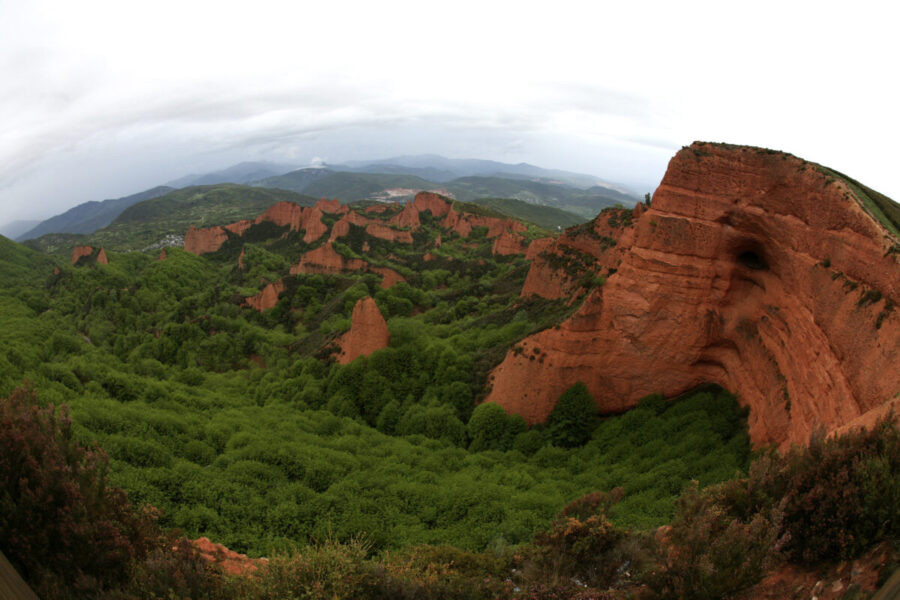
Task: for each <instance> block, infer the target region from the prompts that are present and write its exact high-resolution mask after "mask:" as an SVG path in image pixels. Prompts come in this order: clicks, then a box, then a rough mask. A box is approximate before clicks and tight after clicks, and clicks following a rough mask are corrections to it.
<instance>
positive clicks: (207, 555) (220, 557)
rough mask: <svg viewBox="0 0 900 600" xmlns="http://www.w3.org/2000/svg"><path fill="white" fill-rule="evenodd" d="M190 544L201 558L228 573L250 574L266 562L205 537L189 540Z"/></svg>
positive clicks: (263, 559)
mask: <svg viewBox="0 0 900 600" xmlns="http://www.w3.org/2000/svg"><path fill="white" fill-rule="evenodd" d="M190 544H191V545H192V546H193V547H194V548H195V549H196V550H197V552H199V554H200V557H201V558H203V559H204V560H206V561H208V562H210V563H212V564H215V565H218V566H220V567H221V568H222V570H223V571H225V573H226V574H228V575H250V574H251V573H253V572H254V571H256V570H257V569H258V568H259V567H261V566H263V565H265V564H266V563H268V560H267V559H265V558H248V557H247V555H246V554H240V553H238V552H235V551H234V550H229V549H228V548H226V547H225V546H223V545H222V544H216V543H215V542H212V541H210V540H209V538H205V537H202V538H198V539H196V540H190Z"/></svg>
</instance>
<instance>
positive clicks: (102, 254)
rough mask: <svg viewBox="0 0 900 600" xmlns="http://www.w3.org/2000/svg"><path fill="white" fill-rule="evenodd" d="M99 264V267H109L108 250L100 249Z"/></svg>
mask: <svg viewBox="0 0 900 600" xmlns="http://www.w3.org/2000/svg"><path fill="white" fill-rule="evenodd" d="M97 264H98V265H108V264H109V259H108V258H106V248H100V252H98V253H97Z"/></svg>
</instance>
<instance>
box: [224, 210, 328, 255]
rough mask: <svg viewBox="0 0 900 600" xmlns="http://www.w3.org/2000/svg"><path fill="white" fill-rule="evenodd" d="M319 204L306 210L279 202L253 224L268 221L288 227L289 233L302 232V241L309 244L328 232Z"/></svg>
mask: <svg viewBox="0 0 900 600" xmlns="http://www.w3.org/2000/svg"><path fill="white" fill-rule="evenodd" d="M320 204H321V200H320V201H319V202H317V203H316V205H315V206H313V207H312V208H306V207H302V206H299V205H297V204H294V203H293V202H279V203H277V204H273V205H272V206H270V207H269V209H268V210H267V211H266V212H264V213H263V214H261V215H260V216H259V217H257V218H256V221H254V222H255V223H262V222H263V221H269V222H271V223H275V224H276V225H278V226H279V227H289V228H290V230H291V231H300V230H303V231H304V232H305V233H304V235H303V241H304V242H306V243H307V244H309V243H312V242H314V241H316V240H317V239H319V238H320V237H322V236H323V235H325V234H326V233H327V232H328V227H327V226H326V225H325V223H323V222H322V210H321V209H320V208H319V205H320ZM326 204H328V203H326ZM241 233H243V232H241Z"/></svg>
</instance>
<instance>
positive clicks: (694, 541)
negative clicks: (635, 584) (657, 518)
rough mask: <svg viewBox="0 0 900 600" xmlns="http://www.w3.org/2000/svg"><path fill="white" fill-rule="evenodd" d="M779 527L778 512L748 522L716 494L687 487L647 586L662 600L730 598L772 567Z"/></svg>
mask: <svg viewBox="0 0 900 600" xmlns="http://www.w3.org/2000/svg"><path fill="white" fill-rule="evenodd" d="M778 521H779V515H778V513H777V511H769V512H766V513H761V512H757V513H755V514H754V515H753V516H752V517H751V518H750V519H749V520H747V521H743V520H741V519H739V518H736V517H734V516H733V515H731V514H729V512H728V510H727V506H724V505H723V503H722V501H721V498H720V497H719V495H718V494H717V493H716V490H715V489H711V490H706V491H702V492H701V491H699V490H698V489H697V488H696V487H693V486H692V487H688V488H686V489H685V491H684V492H683V493H682V495H681V497H680V498H679V500H678V508H677V513H676V516H675V519H674V521H673V522H672V525H671V527H669V528H666V529H664V530H662V531H661V532H660V539H659V540H658V546H657V552H658V556H657V562H656V564H655V565H654V566H652V567H651V568H649V569H648V572H646V573H645V574H644V576H643V578H644V581H646V582H647V583H648V584H649V585H650V587H651V588H653V589H655V590H656V591H657V592H658V594H659V596H660V597H661V598H672V599H678V598H696V599H697V600H716V599H719V598H723V597H727V596H728V595H730V594H732V593H734V592H737V591H740V590H742V589H744V588H746V587H748V586H750V585H752V584H754V583H756V582H757V581H759V579H760V578H761V577H762V575H763V573H764V572H765V571H766V569H767V568H768V567H769V566H770V565H771V564H772V562H773V560H774V558H775V553H774V551H773V548H774V546H775V540H776V536H777V533H778Z"/></svg>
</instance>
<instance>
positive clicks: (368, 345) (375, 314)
mask: <svg viewBox="0 0 900 600" xmlns="http://www.w3.org/2000/svg"><path fill="white" fill-rule="evenodd" d="M390 342H391V334H390V333H389V332H388V326H387V323H386V322H385V320H384V317H383V316H381V311H379V310H378V305H377V304H375V300H373V299H372V298H371V297H366V298H362V299H361V300H359V301H358V302H357V303H356V306H354V307H353V316H352V318H351V325H350V330H349V331H348V332H347V333H345V334H344V335H342V336H341V338H340V340H339V341H338V345H339V346H340V348H341V351H340V354H338V357H337V362H338V363H340V364H342V365H345V364H347V363H349V362H352V361H353V360H355V359H357V358H359V357H360V356H368V355H369V354H372V353H373V352H375V351H376V350H381V349H382V348H387V347H388V344H390Z"/></svg>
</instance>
